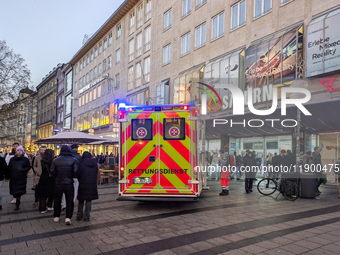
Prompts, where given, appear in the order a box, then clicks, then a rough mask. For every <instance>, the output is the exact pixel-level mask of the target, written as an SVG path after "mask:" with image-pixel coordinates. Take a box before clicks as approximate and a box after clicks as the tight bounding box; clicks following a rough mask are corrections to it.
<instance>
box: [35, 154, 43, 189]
mask: <svg viewBox="0 0 340 255" xmlns="http://www.w3.org/2000/svg"><path fill="white" fill-rule="evenodd" d="M41 159H42V156H41V155H37V156H36V157H35V158H34V163H33V170H34V177H33V178H34V185H38V183H39V179H40V176H41V174H42V169H41Z"/></svg>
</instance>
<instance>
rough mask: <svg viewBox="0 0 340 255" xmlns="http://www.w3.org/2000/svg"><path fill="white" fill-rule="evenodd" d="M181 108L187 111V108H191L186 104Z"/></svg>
mask: <svg viewBox="0 0 340 255" xmlns="http://www.w3.org/2000/svg"><path fill="white" fill-rule="evenodd" d="M181 110H185V111H186V110H189V106H187V105H184V106H182V107H181Z"/></svg>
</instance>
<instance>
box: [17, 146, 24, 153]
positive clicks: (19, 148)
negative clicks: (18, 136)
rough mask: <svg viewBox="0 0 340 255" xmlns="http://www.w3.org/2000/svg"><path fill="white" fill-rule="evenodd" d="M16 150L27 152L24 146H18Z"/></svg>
mask: <svg viewBox="0 0 340 255" xmlns="http://www.w3.org/2000/svg"><path fill="white" fill-rule="evenodd" d="M16 150H17V151H22V152H25V150H24V148H23V147H22V146H18V147H17V148H16Z"/></svg>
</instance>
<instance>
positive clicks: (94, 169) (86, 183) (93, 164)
mask: <svg viewBox="0 0 340 255" xmlns="http://www.w3.org/2000/svg"><path fill="white" fill-rule="evenodd" d="M98 173H99V169H98V164H97V160H96V158H94V157H92V156H91V153H89V152H87V151H85V152H84V153H83V156H82V158H81V161H80V164H79V168H78V174H77V175H78V181H79V188H78V200H79V203H78V213H77V220H81V219H83V218H84V221H89V220H90V212H91V201H92V200H95V199H98V190H97V178H98ZM84 201H86V205H85V213H83V211H84Z"/></svg>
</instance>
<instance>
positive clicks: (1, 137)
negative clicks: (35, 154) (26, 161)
mask: <svg viewBox="0 0 340 255" xmlns="http://www.w3.org/2000/svg"><path fill="white" fill-rule="evenodd" d="M33 95H34V92H33V91H32V90H31V89H29V88H28V87H27V88H24V89H22V90H20V92H19V96H18V99H17V100H15V101H14V102H13V103H11V104H6V105H3V106H2V107H1V110H0V111H1V118H2V121H1V122H2V123H1V131H0V150H2V151H3V152H11V149H12V144H13V143H14V142H18V143H19V144H20V145H21V146H23V147H24V148H29V147H30V143H31V139H32V138H31V129H32V120H33V119H32V118H33V107H32V105H33V98H34V96H33Z"/></svg>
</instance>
